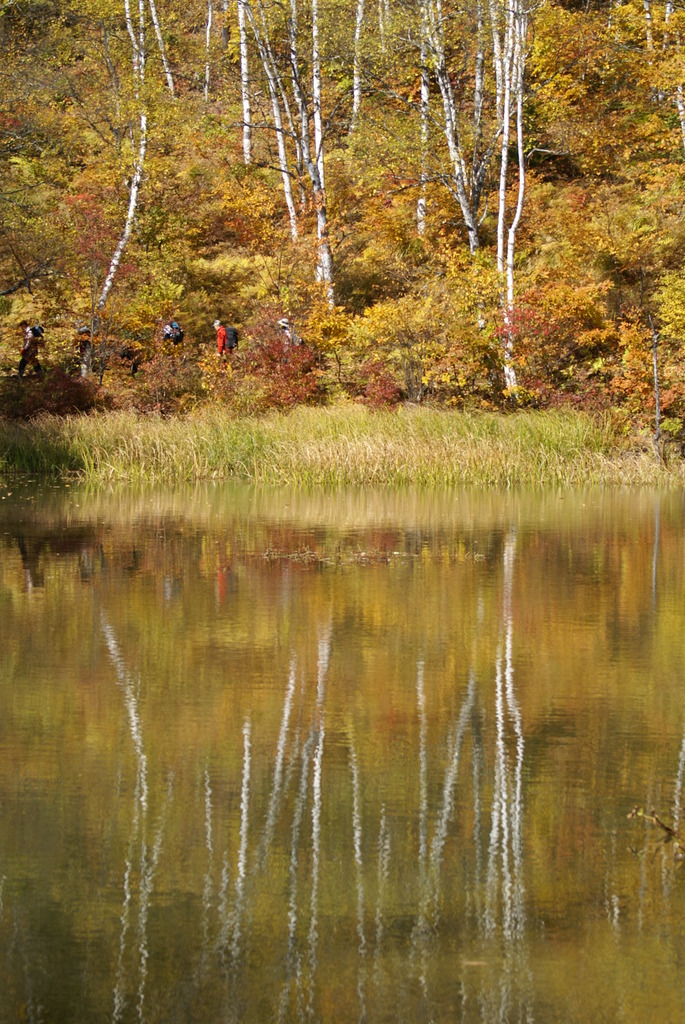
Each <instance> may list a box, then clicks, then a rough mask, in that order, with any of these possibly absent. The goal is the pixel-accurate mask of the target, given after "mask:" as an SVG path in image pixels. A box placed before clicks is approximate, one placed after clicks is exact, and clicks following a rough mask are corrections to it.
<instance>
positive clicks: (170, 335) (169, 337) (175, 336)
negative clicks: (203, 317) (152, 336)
mask: <svg viewBox="0 0 685 1024" xmlns="http://www.w3.org/2000/svg"><path fill="white" fill-rule="evenodd" d="M184 337H185V335H184V333H183V328H182V327H181V325H180V324H179V323H178V321H177V320H172V321H171V323H168V324H165V325H164V329H163V331H162V340H163V341H170V342H172V344H174V345H180V344H181V342H182V341H183V338H184Z"/></svg>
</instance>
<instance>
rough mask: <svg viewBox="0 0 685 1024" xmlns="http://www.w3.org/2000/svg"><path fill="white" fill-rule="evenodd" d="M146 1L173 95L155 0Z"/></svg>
mask: <svg viewBox="0 0 685 1024" xmlns="http://www.w3.org/2000/svg"><path fill="white" fill-rule="evenodd" d="M148 3H149V7H150V17H151V18H152V24H153V27H154V30H155V35H156V37H157V46H158V47H159V54H160V57H161V58H162V67H163V68H164V77H165V78H166V84H167V86H168V89H169V92H170V93H171V95H172V96H175V95H176V90H175V88H174V76H173V75H172V73H171V65H170V64H169V58H168V57H167V52H166V46H165V45H164V36H163V34H162V26H161V24H160V21H159V16H158V14H157V7H156V5H155V0H148Z"/></svg>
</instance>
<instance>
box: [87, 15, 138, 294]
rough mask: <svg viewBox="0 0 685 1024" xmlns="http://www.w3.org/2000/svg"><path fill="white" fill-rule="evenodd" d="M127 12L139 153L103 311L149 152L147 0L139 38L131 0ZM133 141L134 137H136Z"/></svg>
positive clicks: (107, 279)
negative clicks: (146, 56) (137, 106)
mask: <svg viewBox="0 0 685 1024" xmlns="http://www.w3.org/2000/svg"><path fill="white" fill-rule="evenodd" d="M125 14H126V27H127V29H128V33H129V36H130V38H131V47H132V64H133V76H134V81H135V86H136V96H137V98H138V103H139V107H140V112H139V127H138V147H137V152H136V149H135V146H134V152H133V175H132V177H131V182H130V185H129V197H128V210H127V212H126V221H125V223H124V230H123V232H122V234H121V237H120V239H119V241H118V243H117V246H116V248H115V250H114V254H113V256H112V259H111V261H110V264H109V270H108V271H107V276H106V277H105V282H104V284H103V286H102V291H101V292H100V297H99V299H98V302H97V308H98V310H99V311H101V310H103V309H104V308H105V305H106V304H107V299H108V298H109V294H110V292H111V290H112V285H113V284H114V278H115V277H116V274H117V271H118V269H119V264H120V263H121V258H122V256H123V255H124V251H125V249H126V246H127V245H128V240H129V238H130V237H131V231H132V230H133V222H134V219H135V215H136V210H137V208H138V193H139V191H140V186H141V183H142V180H143V168H144V165H145V151H146V148H147V114H146V112H145V97H144V94H143V93H144V85H145V7H144V0H139V7H138V14H139V30H138V35H137V38H136V33H135V31H134V29H133V22H132V20H131V14H130V10H129V6H128V0H125ZM132 141H133V140H132Z"/></svg>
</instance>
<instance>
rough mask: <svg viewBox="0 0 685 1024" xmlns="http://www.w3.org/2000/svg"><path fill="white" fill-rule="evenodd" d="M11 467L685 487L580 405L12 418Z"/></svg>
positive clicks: (91, 474) (309, 481)
mask: <svg viewBox="0 0 685 1024" xmlns="http://www.w3.org/2000/svg"><path fill="white" fill-rule="evenodd" d="M0 472H3V473H4V474H5V475H8V474H11V473H29V474H33V475H36V476H46V477H48V476H49V477H60V476H73V475H76V476H78V477H79V478H80V479H83V480H86V481H91V482H98V481H99V482H114V481H129V482H133V481H136V482H148V483H161V482H165V483H174V482H180V481H192V480H206V479H212V478H214V479H229V478H238V479H245V480H251V481H254V482H263V483H270V484H303V485H340V484H354V485H360V484H392V485H403V484H418V485H423V486H426V485H454V484H474V485H497V486H513V485H526V486H530V485H543V484H565V485H569V486H570V485H580V484H600V483H605V484H613V485H616V484H627V485H636V484H648V485H664V486H666V485H668V486H682V484H683V483H685V464H684V463H683V460H682V459H679V458H678V459H672V460H670V461H669V464H668V465H667V464H665V463H664V462H663V461H661V460H659V459H657V458H656V456H655V454H654V451H653V449H652V448H651V447H650V446H649V444H642V445H640V446H633V447H632V448H631V447H629V446H628V445H626V444H625V443H623V444H622V443H619V442H618V440H617V438H616V436H615V433H614V431H613V429H612V426H611V423H610V421H609V419H608V418H606V419H601V418H593V417H590V416H587V415H584V414H581V413H571V412H559V411H554V412H534V411H525V412H517V413H514V414H511V415H506V416H505V415H501V414H497V413H461V412H449V411H441V410H433V409H426V408H400V409H398V410H397V411H393V412H369V411H368V410H365V409H363V408H359V407H357V406H343V407H334V408H328V409H308V408H298V409H296V410H295V411H293V412H291V413H288V414H270V415H268V416H264V417H260V418H248V419H235V418H233V417H229V416H227V415H226V414H225V413H224V412H222V410H220V409H214V410H205V411H202V412H201V413H196V414H194V415H192V416H189V417H186V418H182V419H181V418H173V419H162V418H159V417H151V416H138V415H135V414H131V413H107V414H100V415H97V416H80V417H66V418H62V417H42V418H40V419H37V420H35V421H32V422H31V423H22V424H19V423H7V422H6V423H3V424H0Z"/></svg>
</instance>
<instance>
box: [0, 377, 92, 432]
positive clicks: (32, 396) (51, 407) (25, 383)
mask: <svg viewBox="0 0 685 1024" xmlns="http://www.w3.org/2000/svg"><path fill="white" fill-rule="evenodd" d="M103 404H104V402H103V400H102V398H101V396H100V393H99V391H98V388H97V385H96V383H95V382H94V381H93V380H92V379H90V378H86V377H71V376H69V374H67V373H65V372H64V370H61V369H59V368H57V367H55V368H52V369H49V370H44V372H43V373H42V374H41V375H40V376H38V375H37V374H34V373H33V372H32V371H31V370H29V372H28V373H27V374H26V375H25V376H24V377H23V378H22V379H20V378H19V377H15V376H11V377H6V378H5V379H4V380H2V381H1V382H0V414H1V415H2V416H5V417H6V418H8V419H32V418H33V417H34V416H37V415H39V414H40V413H46V412H47V413H52V414H54V415H56V416H66V415H68V414H70V413H79V412H88V411H89V410H91V409H94V408H96V407H98V406H101V405H103Z"/></svg>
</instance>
